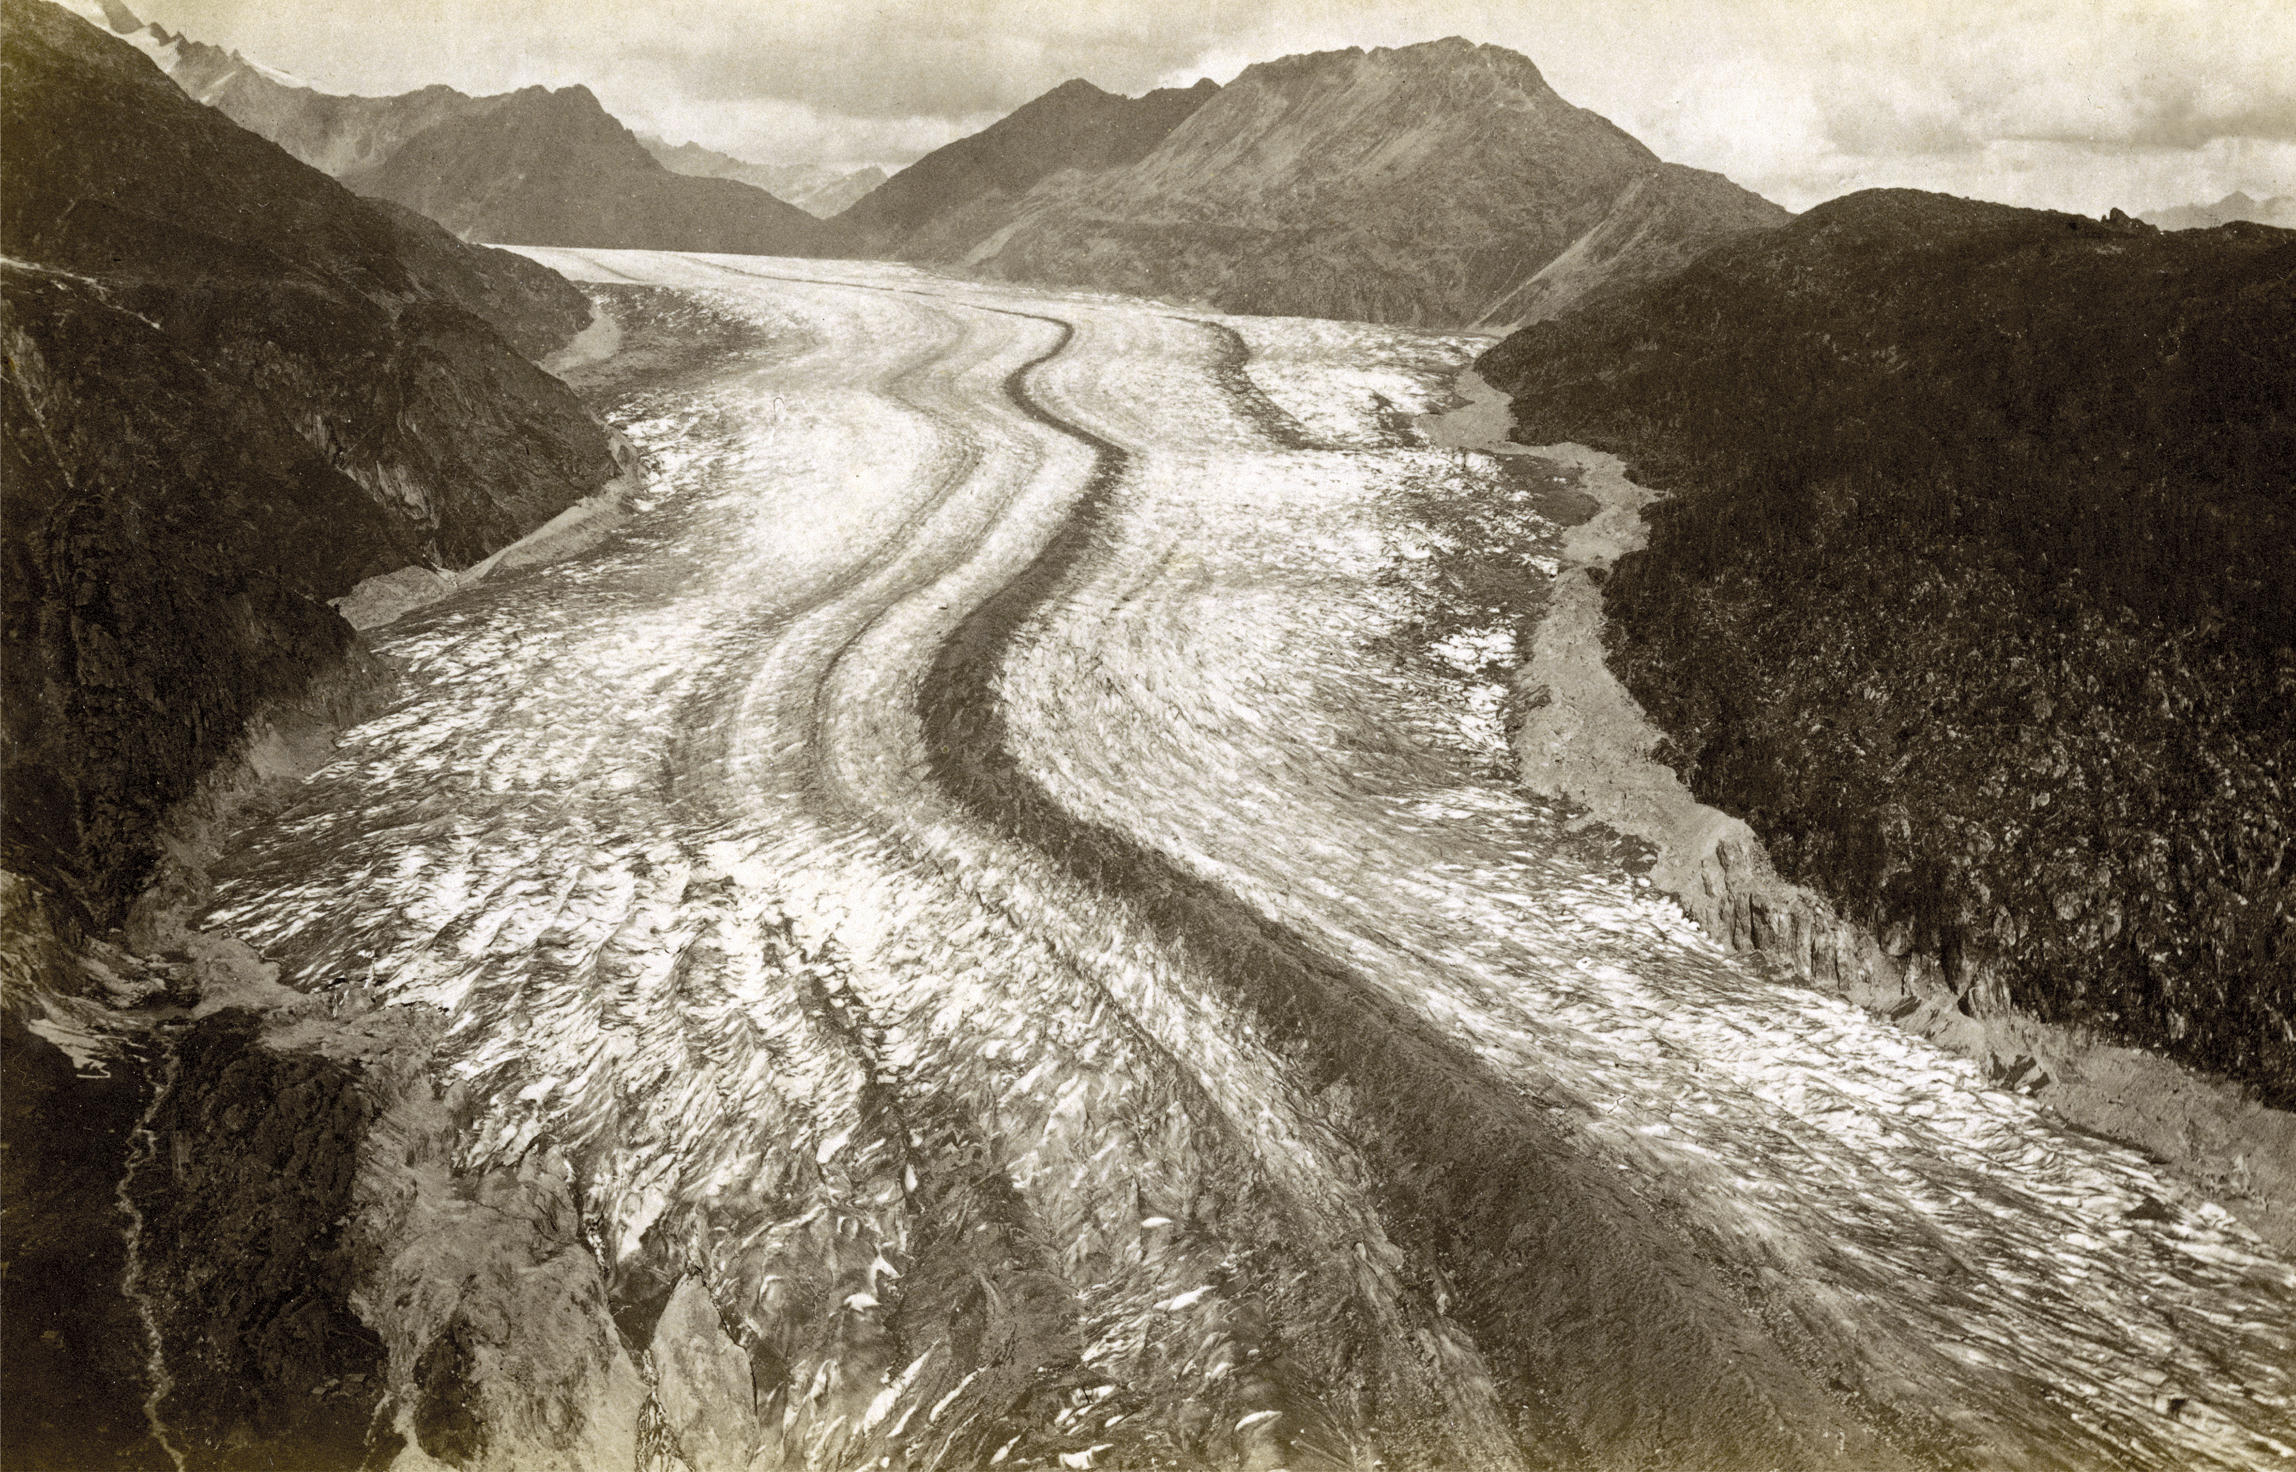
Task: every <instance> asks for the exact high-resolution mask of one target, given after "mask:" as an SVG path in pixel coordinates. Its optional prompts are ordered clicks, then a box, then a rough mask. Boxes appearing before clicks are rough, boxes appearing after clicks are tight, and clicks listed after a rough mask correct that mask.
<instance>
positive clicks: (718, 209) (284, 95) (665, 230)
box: [68, 0, 834, 255]
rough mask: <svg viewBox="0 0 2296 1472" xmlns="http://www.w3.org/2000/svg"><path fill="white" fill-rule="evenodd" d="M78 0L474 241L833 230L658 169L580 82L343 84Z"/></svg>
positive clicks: (670, 242) (281, 135)
mask: <svg viewBox="0 0 2296 1472" xmlns="http://www.w3.org/2000/svg"><path fill="white" fill-rule="evenodd" d="M68 8H70V9H72V10H73V11H74V12H75V13H77V14H79V15H81V16H82V17H83V18H85V19H87V20H89V21H90V22H91V23H93V24H98V25H102V26H105V27H106V28H108V29H110V30H112V31H113V32H114V33H115V34H118V35H120V36H121V37H122V38H123V39H124V40H126V41H127V42H128V43H129V44H131V45H133V46H135V47H136V48H137V49H139V50H141V51H143V52H144V54H145V55H147V56H149V57H151V58H152V60H153V61H154V62H156V63H157V64H158V65H159V66H160V68H161V69H162V70H164V71H165V72H167V74H168V75H169V76H170V77H172V78H173V79H174V80H175V82H176V83H177V85H178V86H180V87H182V88H183V90H184V91H185V92H187V93H188V94H190V95H191V96H192V97H194V98H196V99H198V100H199V101H201V102H204V103H206V104H208V105H209V106H211V107H213V108H215V109H216V110H218V111H219V112H221V113H223V114H224V115H225V116H226V117H228V118H230V119H231V120H232V121H233V122H236V123H238V124H239V125H240V126H241V127H244V128H247V129H249V130H251V131H253V132H256V133H260V134H261V135H263V136H264V137H266V138H269V139H270V140H271V141H273V142H274V143H277V144H278V145H279V146H280V147H282V148H284V149H286V150H287V151H288V152H289V153H291V154H293V155H294V156H295V157H296V158H298V159H300V160H302V161H303V162H304V163H307V164H309V165H311V166H312V167H313V168H316V169H320V170H323V171H325V172H327V173H329V174H332V175H334V176H335V177H337V178H338V179H341V180H342V181H343V182H344V183H346V184H348V185H350V186H351V187H352V188H353V189H355V190H357V191H358V192H359V193H361V194H365V195H369V196H371V197H374V198H379V199H388V200H392V201H394V202H396V203H398V204H401V205H404V206H406V207H407V208H409V209H413V210H417V211H419V212H421V213H423V214H425V215H428V216H430V217H431V218H432V219H434V220H438V221H440V222H441V223H443V224H445V225H446V226H447V227H448V228H449V229H451V230H453V231H454V232H455V233H457V234H459V235H461V236H463V237H464V238H466V239H473V240H486V241H491V242H494V243H496V244H502V245H571V246H595V247H601V248H604V247H630V248H637V249H652V250H714V251H739V252H748V253H761V254H773V255H818V254H821V253H823V252H825V251H826V250H828V249H829V247H830V243H831V241H832V240H833V238H834V237H833V235H832V232H830V231H829V230H827V229H826V228H825V227H824V226H823V225H822V224H821V223H820V222H819V221H818V220H816V219H814V218H813V217H811V216H809V215H807V214H806V213H805V212H804V211H802V210H799V209H795V208H792V207H791V206H789V205H786V204H784V203H783V202H782V201H781V200H779V199H776V198H774V197H772V196H771V195H770V194H767V193H766V192H764V191H763V190H760V189H758V188H756V187H754V186H752V185H748V184H739V183H735V182H734V181H732V180H730V179H693V178H688V177H687V176H686V175H684V174H682V173H673V172H672V171H670V170H669V169H667V168H664V167H663V166H662V165H660V164H659V163H657V162H656V161H655V160H654V158H653V156H652V155H651V154H650V153H648V152H647V151H646V149H645V148H644V147H642V146H641V145H640V144H639V143H638V141H637V139H636V138H635V137H633V136H632V135H631V134H630V132H629V131H628V130H627V129H625V128H623V127H622V125H621V124H620V123H618V122H616V121H614V119H613V118H612V117H611V116H610V115H608V114H607V112H606V110H605V109H604V108H603V107H601V106H600V105H599V103H598V99H597V98H596V97H594V96H592V95H591V93H590V91H589V89H588V88H586V87H569V88H564V89H561V90H559V91H555V92H553V91H549V90H547V89H544V88H541V87H529V88H526V89H524V90H523V91H519V92H513V93H505V94H501V95H498V96H493V97H471V96H468V95H466V94H464V93H461V92H458V91H456V90H454V89H453V88H451V87H441V86H433V87H425V88H422V89H420V90H418V91H414V92H406V93H401V94H399V95H397V96H393V97H344V96H337V95H335V94H332V93H327V92H321V91H319V90H317V89H315V88H313V87H311V86H310V85H308V84H307V83H304V82H303V81H301V80H300V79H299V78H296V77H292V76H289V75H288V74H286V73H284V72H281V71H278V70H276V69H274V68H271V67H267V66H264V65H262V64H261V63H259V62H254V61H250V60H248V59H247V58H246V57H244V56H241V55H240V54H239V53H238V52H235V51H226V50H223V49H222V48H221V47H217V46H211V45H207V44H205V43H203V42H198V41H193V40H191V39H190V38H188V37H186V36H182V35H178V34H174V33H171V32H169V31H168V30H166V29H165V28H164V27H161V26H158V25H145V24H143V23H142V22H140V21H138V20H137V19H136V17H135V16H134V15H133V14H131V13H130V12H129V11H128V10H127V9H126V8H125V7H124V6H122V5H121V4H120V3H119V0H69V4H68ZM410 150H411V151H410ZM402 156H403V157H402Z"/></svg>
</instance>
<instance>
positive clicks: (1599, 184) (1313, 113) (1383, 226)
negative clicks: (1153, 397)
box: [838, 38, 1788, 327]
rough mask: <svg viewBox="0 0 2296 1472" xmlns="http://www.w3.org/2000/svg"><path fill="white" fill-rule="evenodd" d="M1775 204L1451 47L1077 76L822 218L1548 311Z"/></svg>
mask: <svg viewBox="0 0 2296 1472" xmlns="http://www.w3.org/2000/svg"><path fill="white" fill-rule="evenodd" d="M1787 219H1788V214H1787V212H1786V211H1785V210H1783V209H1780V208H1779V207H1778V206H1776V205H1774V204H1771V203H1770V202H1769V201H1767V200H1765V199H1763V198H1761V197H1760V196H1758V195H1755V194H1752V193H1750V192H1748V191H1747V190H1744V189H1741V188H1739V187H1738V186H1737V185H1735V184H1732V183H1731V182H1730V181H1729V180H1727V179H1725V178H1723V177H1722V176H1720V175H1719V174H1711V173H1706V172H1703V171H1700V170H1697V169H1690V168H1684V167H1682V166H1680V165H1677V164H1669V163H1666V162H1664V161H1662V160H1661V159H1659V158H1658V156H1657V155H1655V154H1653V153H1652V152H1651V151H1650V150H1649V149H1648V148H1645V147H1644V146H1643V145H1642V144H1640V143H1638V142H1636V141H1635V140H1634V139H1633V138H1632V137H1630V136H1628V135H1627V134H1626V133H1625V132H1624V131H1622V130H1621V129H1619V128H1618V127H1616V126H1615V125H1613V124H1612V123H1610V122H1608V121H1606V120H1605V119H1603V118H1601V117H1599V116H1597V115H1596V114H1594V113H1591V112H1588V111H1586V110H1584V109H1583V108H1577V107H1573V106H1571V105H1570V104H1569V103H1567V102H1565V101H1564V100H1563V99H1562V98H1560V97H1558V96H1556V95H1555V93H1554V91H1553V89H1552V88H1550V87H1548V86H1547V84H1546V82H1545V80H1544V78H1542V77H1541V76H1540V74H1539V71H1538V68H1537V67H1536V66H1534V65H1533V64H1532V63H1531V62H1530V61H1529V60H1528V59H1526V58H1524V57H1522V56H1520V55H1518V54H1516V53H1514V52H1512V51H1508V50H1505V49H1503V48H1500V47H1496V46H1478V45H1474V44H1471V43H1469V42H1467V41H1463V40H1459V39H1456V38H1453V39H1449V40H1443V41H1434V42H1429V43H1426V44H1424V45H1418V46H1406V47H1402V48H1399V49H1393V50H1389V49H1379V50H1374V51H1369V52H1366V51H1361V50H1348V51H1330V52H1320V53H1316V54H1313V55H1303V56H1290V57H1285V58H1283V59H1282V60H1280V61H1272V62H1263V63H1261V64H1259V65H1257V66H1253V67H1250V68H1248V69H1247V70H1245V72H1244V73H1243V74H1242V75H1241V76H1239V77H1238V78H1236V80H1235V81H1233V82H1231V83H1229V84H1228V85H1227V86H1226V87H1224V88H1215V87H1213V86H1212V85H1211V84H1210V83H1208V82H1207V83H1199V84H1198V86H1197V87H1196V88H1193V89H1190V90H1189V91H1188V92H1185V93H1177V94H1175V93H1151V94H1149V96H1148V97H1145V98H1141V99H1138V100H1137V101H1131V102H1128V101H1127V100H1125V99H1121V98H1109V97H1108V96H1107V94H1105V93H1101V92H1100V91H1099V90H1098V89H1097V88H1091V87H1089V86H1087V85H1086V84H1083V83H1076V82H1072V83H1069V84H1067V85H1065V86H1064V87H1062V88H1060V89H1058V90H1057V91H1055V92H1053V93H1050V94H1048V95H1047V96H1045V97H1042V98H1039V99H1038V100H1037V101H1036V102H1033V103H1030V104H1029V105H1028V106H1026V107H1023V108H1022V109H1020V110H1019V111H1018V112H1015V113H1014V114H1013V115H1012V116H1011V117H1008V118H1006V119H1005V120H1004V121H1002V122H1000V123H998V124H996V125H995V126H994V127H992V128H989V129H987V130H986V131H984V132H982V133H979V134H976V135H974V136H973V137H971V138H967V139H963V140H961V141H959V142H957V143H953V144H951V145H949V146H948V147H947V148H944V149H941V150H940V151H938V152H936V153H933V154H929V155H927V156H926V157H925V158H923V159H921V160H919V161H918V162H917V163H915V164H913V165H911V166H910V167H909V168H907V169H905V170H903V171H902V172H900V173H898V174H895V175H894V176H893V177H892V178H891V179H890V180H888V181H887V182H886V184H885V185H884V187H882V188H880V189H879V190H877V192H876V193H874V194H872V195H870V196H869V197H868V198H866V199H864V200H862V201H861V202H860V203H859V204H857V205H855V206H854V207H853V208H852V209H850V210H848V211H846V213H845V214H844V215H842V216H840V217H839V219H838V223H839V224H841V225H846V226H849V227H852V228H853V229H854V232H855V234H856V235H857V236H859V237H860V238H861V239H862V240H864V241H865V242H867V243H868V245H869V246H870V247H872V248H874V249H876V250H879V251H882V252H884V253H887V254H892V255H898V256H901V257H904V258H907V259H912V260H922V261H931V262H937V263H942V264H947V265H951V266H956V267H960V268H964V269H968V270H971V271H976V272H979V273H982V274H986V275H990V276H997V277H1005V278H1010V279H1015V280H1027V281H1039V282H1047V283H1056V284H1066V285H1078V286H1089V287H1096V288H1101V289H1105V290H1114V291H1127V292H1138V293H1144V294H1148V295H1156V296H1167V297H1174V298H1179V299H1184V300H1189V301H1197V302H1203V303H1205V304H1208V305H1210V306H1213V307H1217V308H1220V309H1222V310H1227V311H1235V312H1262V313H1284V314H1298V315H1307V316H1327V317H1354V318H1365V319H1370V320H1375V321H1389V322H1414V323H1425V324H1430V325H1438V324H1439V325H1446V326H1462V325H1468V324H1476V325H1483V326H1501V327H1504V326H1511V325H1513V324H1516V323H1521V322H1527V321H1536V320H1539V319H1542V318H1546V317H1551V316H1554V315H1555V314H1557V313H1559V312H1561V311H1563V310H1565V309H1567V308H1568V307H1570V306H1572V305H1573V304H1575V303H1577V302H1579V301H1582V300H1585V299H1587V298H1589V297H1592V296H1595V295H1598V294H1601V293H1603V292H1605V291H1608V290H1612V289H1615V288H1617V287H1619V286H1622V285H1626V284H1631V283H1634V282H1638V281H1645V280H1649V279H1652V278H1654V277H1656V276H1659V275H1662V274H1664V273H1665V272H1667V271H1669V270H1672V269H1673V268H1675V267H1677V266H1679V265H1681V264H1682V263H1683V262H1684V261H1686V260H1688V259H1689V258H1690V257H1692V256H1694V255H1696V254H1697V253H1698V252H1700V251H1701V250H1703V249H1705V248H1706V247H1708V246H1710V245H1713V244H1714V243H1716V242H1717V241H1720V240H1724V239H1727V238H1728V237H1730V236H1732V235H1734V234H1738V233H1741V232H1743V231H1748V230H1760V229H1766V228H1770V227H1774V226H1777V225H1780V224H1783V223H1784V222H1785V221H1786V220H1787Z"/></svg>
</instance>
